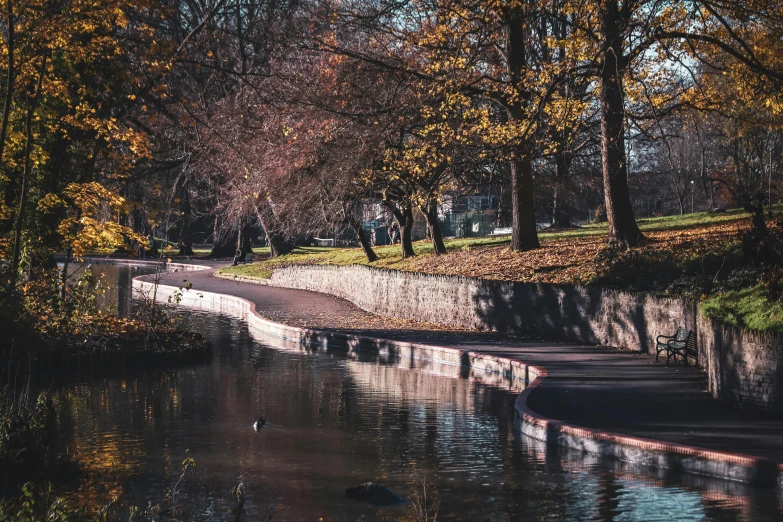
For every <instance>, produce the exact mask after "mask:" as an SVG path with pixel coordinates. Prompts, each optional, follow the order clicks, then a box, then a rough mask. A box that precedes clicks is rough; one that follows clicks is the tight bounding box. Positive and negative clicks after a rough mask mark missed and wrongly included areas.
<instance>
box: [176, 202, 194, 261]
mask: <svg viewBox="0 0 783 522" xmlns="http://www.w3.org/2000/svg"><path fill="white" fill-rule="evenodd" d="M192 227H193V210H192V208H191V206H190V195H189V194H188V189H187V187H184V188H183V190H182V228H181V229H180V233H179V255H181V256H192V255H194V253H193V231H192Z"/></svg>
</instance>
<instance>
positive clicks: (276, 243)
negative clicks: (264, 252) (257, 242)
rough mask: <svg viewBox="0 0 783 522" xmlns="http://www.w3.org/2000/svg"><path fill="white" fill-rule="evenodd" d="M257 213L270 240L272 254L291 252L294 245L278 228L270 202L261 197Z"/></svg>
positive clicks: (277, 255)
mask: <svg viewBox="0 0 783 522" xmlns="http://www.w3.org/2000/svg"><path fill="white" fill-rule="evenodd" d="M256 213H257V214H258V221H259V223H261V228H262V229H263V230H264V234H265V235H266V239H267V241H269V250H270V256H271V257H279V256H283V255H285V254H287V253H289V252H290V251H291V250H292V249H293V247H292V246H291V245H289V244H288V243H286V242H285V237H284V236H283V234H281V233H280V232H279V231H278V230H276V227H275V226H274V223H275V217H274V214H273V212H272V209H271V208H270V207H269V204H268V203H266V202H265V201H263V200H261V199H260V198H259V199H258V202H257V203H256Z"/></svg>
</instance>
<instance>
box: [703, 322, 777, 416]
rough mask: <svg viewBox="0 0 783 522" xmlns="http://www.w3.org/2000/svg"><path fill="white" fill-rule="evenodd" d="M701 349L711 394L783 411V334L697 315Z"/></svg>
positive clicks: (739, 404) (747, 405)
mask: <svg viewBox="0 0 783 522" xmlns="http://www.w3.org/2000/svg"><path fill="white" fill-rule="evenodd" d="M697 328H698V332H699V336H698V343H699V353H700V355H701V358H702V360H703V364H702V367H703V368H704V369H705V371H706V372H707V377H708V382H709V388H710V392H711V393H712V395H713V396H714V397H716V398H718V399H720V400H721V401H723V402H725V403H727V404H730V405H732V406H737V407H740V408H744V409H750V410H761V411H770V412H774V413H778V414H781V413H783V334H781V333H774V332H752V331H748V330H741V329H739V328H734V327H731V326H727V325H725V324H722V323H720V322H718V321H716V320H714V319H707V318H704V317H702V316H701V314H699V318H698V326H697Z"/></svg>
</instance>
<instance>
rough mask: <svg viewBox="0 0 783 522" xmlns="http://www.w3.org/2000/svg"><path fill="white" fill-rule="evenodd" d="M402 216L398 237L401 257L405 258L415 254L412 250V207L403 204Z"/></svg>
mask: <svg viewBox="0 0 783 522" xmlns="http://www.w3.org/2000/svg"><path fill="white" fill-rule="evenodd" d="M402 218H403V220H402V221H400V237H401V239H402V241H401V243H402V258H403V259H407V258H409V257H413V256H415V255H416V252H414V251H413V237H412V233H413V207H411V206H410V205H404V206H403V207H402Z"/></svg>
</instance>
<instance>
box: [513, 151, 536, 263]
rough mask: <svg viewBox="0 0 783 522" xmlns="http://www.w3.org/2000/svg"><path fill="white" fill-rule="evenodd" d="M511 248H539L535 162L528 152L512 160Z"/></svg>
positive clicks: (519, 250) (522, 250)
mask: <svg viewBox="0 0 783 522" xmlns="http://www.w3.org/2000/svg"><path fill="white" fill-rule="evenodd" d="M510 167H511V227H512V230H511V250H514V251H516V252H524V251H526V250H533V249H534V248H539V246H540V244H539V242H538V231H537V230H536V208H535V197H534V194H533V162H532V160H531V159H530V155H529V154H528V153H526V152H525V153H523V155H522V156H521V157H516V158H514V159H512V160H511V164H510Z"/></svg>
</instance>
